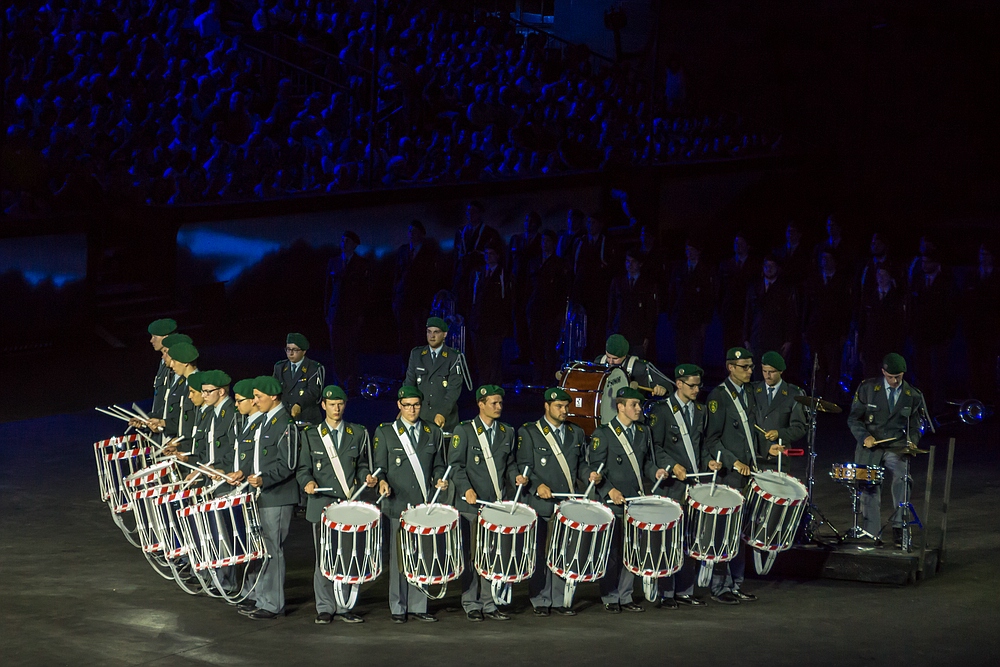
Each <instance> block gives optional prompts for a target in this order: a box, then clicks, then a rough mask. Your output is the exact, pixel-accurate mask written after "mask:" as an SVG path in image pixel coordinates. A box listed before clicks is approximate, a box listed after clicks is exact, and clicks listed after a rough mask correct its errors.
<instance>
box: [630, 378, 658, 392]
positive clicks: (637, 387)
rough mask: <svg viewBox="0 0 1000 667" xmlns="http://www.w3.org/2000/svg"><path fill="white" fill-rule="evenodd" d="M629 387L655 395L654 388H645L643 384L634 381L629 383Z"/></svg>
mask: <svg viewBox="0 0 1000 667" xmlns="http://www.w3.org/2000/svg"><path fill="white" fill-rule="evenodd" d="M628 386H629V387H631V388H632V389H638V390H640V391H648V392H649V393H653V388H652V387H643V386H642V385H641V384H639V383H638V382H636V381H635V380H632V381H631V382H629V384H628Z"/></svg>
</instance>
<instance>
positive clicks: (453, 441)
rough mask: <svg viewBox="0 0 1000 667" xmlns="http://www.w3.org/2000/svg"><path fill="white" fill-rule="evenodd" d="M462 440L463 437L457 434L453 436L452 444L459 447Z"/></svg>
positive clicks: (456, 447)
mask: <svg viewBox="0 0 1000 667" xmlns="http://www.w3.org/2000/svg"><path fill="white" fill-rule="evenodd" d="M460 440H461V438H459V437H458V435H457V434H456V435H453V436H451V446H452V447H454V448H455V449H458V443H459V441H460Z"/></svg>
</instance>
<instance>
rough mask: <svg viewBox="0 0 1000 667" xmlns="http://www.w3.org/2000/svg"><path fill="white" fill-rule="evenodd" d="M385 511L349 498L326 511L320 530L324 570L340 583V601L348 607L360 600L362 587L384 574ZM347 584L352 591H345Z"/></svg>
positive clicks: (338, 594)
mask: <svg viewBox="0 0 1000 667" xmlns="http://www.w3.org/2000/svg"><path fill="white" fill-rule="evenodd" d="M381 517H382V512H381V511H380V510H379V508H378V507H376V506H375V505H372V504H370V503H363V502H358V501H345V502H342V503H337V504H334V505H329V506H328V507H327V508H326V509H325V510H324V511H323V519H322V525H321V526H320V529H319V531H320V532H319V535H320V537H319V542H320V546H319V558H320V572H322V573H323V576H324V577H326V578H327V579H329V580H330V581H332V582H334V583H336V584H339V585H338V586H336V587H335V588H334V594H335V595H336V596H337V603H338V604H339V605H341V606H343V607H347V608H348V609H352V608H353V607H354V603H355V602H356V601H357V594H358V586H360V585H361V584H363V583H366V582H369V581H372V580H374V579H376V578H377V577H378V576H379V575H380V574H382V531H381ZM344 586H351V592H350V593H349V594H348V595H345V594H344V588H343V587H344Z"/></svg>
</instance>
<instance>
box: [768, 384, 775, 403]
mask: <svg viewBox="0 0 1000 667" xmlns="http://www.w3.org/2000/svg"><path fill="white" fill-rule="evenodd" d="M773 400H774V387H768V388H767V404H768V405H771V401H773Z"/></svg>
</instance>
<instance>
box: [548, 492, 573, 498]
mask: <svg viewBox="0 0 1000 667" xmlns="http://www.w3.org/2000/svg"><path fill="white" fill-rule="evenodd" d="M549 495H550V496H552V497H553V498H580V497H582V496H583V494H581V493H550V494H549ZM539 497H541V496H539Z"/></svg>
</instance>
